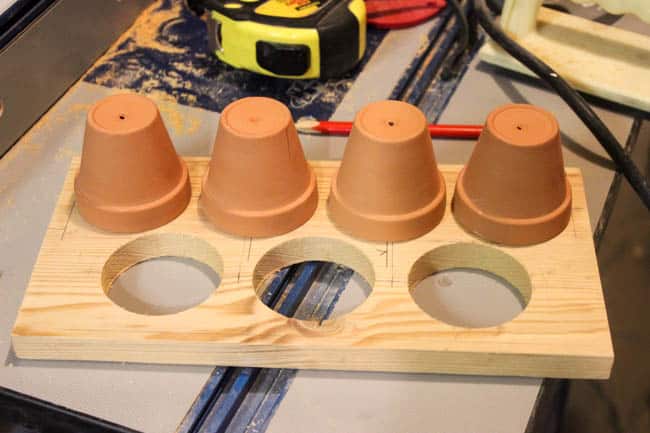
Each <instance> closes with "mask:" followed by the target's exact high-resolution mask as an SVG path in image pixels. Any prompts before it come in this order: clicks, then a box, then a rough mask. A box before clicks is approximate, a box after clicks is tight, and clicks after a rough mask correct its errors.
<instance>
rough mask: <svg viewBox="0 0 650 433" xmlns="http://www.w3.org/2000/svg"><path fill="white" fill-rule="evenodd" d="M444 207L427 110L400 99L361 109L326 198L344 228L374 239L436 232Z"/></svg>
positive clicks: (417, 235) (443, 194)
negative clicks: (425, 112)
mask: <svg viewBox="0 0 650 433" xmlns="http://www.w3.org/2000/svg"><path fill="white" fill-rule="evenodd" d="M444 209H445V183H444V180H443V178H442V175H441V174H440V171H439V170H438V167H437V165H436V159H435V156H434V154H433V146H432V143H431V138H430V137H429V132H428V129H427V121H426V118H425V117H424V114H422V112H421V111H420V110H419V109H417V108H416V107H414V106H412V105H410V104H407V103H404V102H399V101H380V102H374V103H371V104H369V105H367V106H365V107H364V108H363V109H362V110H361V111H359V113H357V115H356V117H355V119H354V124H353V127H352V131H351V133H350V138H349V139H348V142H347V145H346V148H345V152H344V154H343V159H342V161H341V166H340V168H339V170H338V174H337V176H336V177H335V178H334V179H332V188H331V192H330V196H329V200H328V210H329V215H330V218H331V219H332V220H333V222H334V223H335V224H336V226H337V227H339V228H340V229H341V230H343V231H345V232H347V233H349V234H350V235H352V236H355V237H358V238H362V239H366V240H371V241H405V240H409V239H413V238H417V237H419V236H422V235H423V234H425V233H427V232H428V231H430V230H432V229H433V228H434V227H435V226H436V225H437V224H438V223H439V222H440V220H441V219H442V217H443V214H444Z"/></svg>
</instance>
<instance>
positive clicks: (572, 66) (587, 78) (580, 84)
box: [479, 0, 650, 111]
mask: <svg viewBox="0 0 650 433" xmlns="http://www.w3.org/2000/svg"><path fill="white" fill-rule="evenodd" d="M540 3H541V1H539V0H537V1H531V0H516V1H515V0H509V1H507V2H506V4H505V6H504V13H503V14H502V17H501V26H502V27H503V29H504V30H505V31H506V32H507V33H508V35H509V36H511V37H512V38H513V39H514V40H515V41H517V42H518V43H519V44H521V45H522V46H523V47H524V48H526V49H527V50H529V51H531V52H532V53H533V54H534V55H535V56H537V57H538V58H540V59H541V60H542V61H544V62H545V63H547V64H548V65H550V66H551V67H552V68H553V69H555V70H556V71H557V73H558V74H560V75H561V76H562V77H563V78H564V79H565V80H567V81H568V82H569V83H571V85H572V86H574V87H575V88H576V89H578V90H581V91H583V92H585V93H589V94H591V95H595V96H599V97H601V98H604V99H608V100H610V101H614V102H618V103H620V104H624V105H628V106H630V107H634V108H638V109H640V110H643V111H648V110H650V72H648V71H650V38H649V37H647V36H644V35H641V34H639V33H634V32H629V31H625V30H621V29H618V28H615V27H612V26H607V25H604V24H600V23H597V22H593V21H589V20H586V19H584V18H580V17H576V16H572V15H569V14H566V13H562V12H557V11H554V10H552V9H549V8H545V7H541V8H540V7H539V5H540ZM638 8H639V9H638V10H639V11H642V8H643V7H642V6H640V3H639V6H638ZM643 11H645V12H644V13H645V14H646V15H647V14H648V10H647V9H643ZM479 55H480V58H481V60H485V61H486V62H489V63H493V64H496V65H499V66H501V67H504V68H507V69H512V70H515V71H517V72H522V73H525V74H528V75H533V76H534V74H533V73H532V72H530V70H529V69H528V68H526V67H525V66H524V65H522V64H521V63H520V62H519V61H517V60H515V59H514V58H513V57H512V56H510V54H508V53H506V52H505V51H504V50H503V49H502V48H501V47H499V46H498V45H497V44H495V43H494V42H493V41H491V40H490V41H489V42H488V43H486V44H485V45H484V46H483V48H482V49H481V51H480V53H479Z"/></svg>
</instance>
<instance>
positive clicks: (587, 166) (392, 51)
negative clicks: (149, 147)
mask: <svg viewBox="0 0 650 433" xmlns="http://www.w3.org/2000/svg"><path fill="white" fill-rule="evenodd" d="M430 26H431V23H425V24H423V25H420V26H418V27H416V28H412V29H408V30H403V31H393V32H390V33H388V35H386V37H385V38H384V39H383V41H382V42H381V45H380V46H379V48H378V49H377V51H376V52H375V54H374V55H373V57H372V58H371V60H370V62H369V63H368V65H367V66H366V67H365V69H364V70H363V71H362V72H361V74H360V76H359V77H358V78H357V80H356V81H355V82H354V84H353V85H352V87H351V89H350V90H349V91H348V92H347V94H346V95H345V98H344V99H343V101H342V102H341V103H340V105H339V106H338V108H337V109H336V111H335V112H334V115H333V116H332V119H334V120H337V119H339V120H344V119H346V120H349V119H352V117H353V115H354V112H355V111H356V110H358V109H359V108H361V107H362V106H363V105H365V104H366V103H367V102H369V101H373V100H377V99H382V98H385V97H387V96H388V95H389V93H390V91H391V90H392V89H393V87H394V85H395V83H396V81H397V79H398V77H399V76H400V74H401V73H402V71H403V70H404V69H405V68H406V67H407V66H408V62H409V60H410V58H411V57H412V54H413V53H415V51H416V50H417V49H418V47H419V45H420V43H421V38H422V37H423V36H424V35H425V34H426V33H427V31H428V29H429V28H430ZM113 92H115V90H114V89H109V88H106V87H103V86H100V85H96V84H89V83H86V82H79V83H77V84H76V85H75V86H74V87H73V88H72V89H71V90H70V91H69V92H68V93H67V94H66V95H65V96H64V97H63V98H61V100H59V102H58V103H57V104H56V105H55V106H54V107H53V108H52V109H51V110H50V112H49V113H48V114H47V115H46V116H45V117H44V118H43V119H41V120H40V121H39V122H38V124H37V125H36V126H35V127H34V128H33V129H32V130H31V131H30V132H29V133H28V134H27V135H25V136H24V137H23V138H22V139H21V140H20V142H19V143H18V144H17V145H16V146H14V148H13V149H12V150H11V151H10V152H9V153H8V154H6V155H5V156H4V157H3V158H2V159H1V160H0V256H1V257H0V296H2V299H3V302H2V303H0V357H4V358H3V359H6V361H5V362H4V364H3V365H2V366H1V367H0V385H2V386H5V387H9V388H11V389H15V390H17V391H20V392H24V393H27V394H30V395H33V396H36V397H39V398H43V399H46V400H50V401H53V402H55V403H57V404H60V405H64V406H67V407H70V408H73V409H76V410H80V411H83V412H87V413H90V414H92V415H95V416H98V417H101V418H105V419H107V420H110V421H113V422H116V423H119V424H123V425H126V426H128V427H131V428H134V429H137V430H142V431H145V432H169V431H173V430H174V429H175V428H176V426H177V425H178V423H179V422H180V421H181V419H182V418H183V416H184V415H185V413H186V411H187V409H188V408H189V406H190V405H191V403H192V401H193V400H194V398H195V397H196V395H197V394H198V392H199V391H200V389H201V387H202V386H203V384H204V382H205V380H206V378H207V377H208V375H209V374H210V372H211V370H212V368H210V367H205V366H198V367H192V366H171V365H170V366H164V365H136V364H121V363H96V362H37V361H27V360H19V359H16V358H15V356H14V355H13V353H12V350H11V342H10V332H11V327H12V325H13V322H14V319H15V316H16V311H17V310H18V307H19V305H20V303H21V300H22V295H23V291H24V289H25V287H26V285H27V283H28V280H29V276H30V273H31V269H32V267H33V265H34V262H35V260H36V256H37V253H38V250H39V247H40V244H41V241H42V238H43V235H44V233H45V229H46V227H47V224H48V221H49V219H50V215H51V212H52V210H53V208H54V205H55V201H56V198H57V195H58V192H59V190H60V188H61V185H62V182H63V179H64V176H65V174H66V172H67V167H68V164H69V162H70V159H71V157H72V156H73V155H77V154H78V153H79V152H80V148H81V143H82V135H83V129H84V121H85V114H86V111H87V109H88V108H89V106H90V105H91V104H92V103H93V102H95V101H96V100H98V99H100V98H101V97H103V96H106V95H108V94H110V93H113ZM157 100H158V103H159V106H160V109H161V112H162V115H163V118H164V119H165V122H166V124H167V127H168V129H169V132H170V134H171V136H172V139H173V141H174V143H175V144H176V147H177V149H178V151H179V153H180V154H183V155H209V152H210V149H211V146H212V142H213V139H214V135H215V130H216V127H217V120H218V114H217V113H214V112H211V111H207V110H204V109H200V108H192V107H188V106H184V105H178V104H176V103H175V102H170V101H169V100H164V98H163V99H160V98H158V99H157ZM508 102H518V103H531V104H536V105H540V106H542V107H544V108H546V109H547V110H549V111H551V112H553V113H554V114H555V115H556V116H557V118H558V120H559V123H560V127H561V130H562V133H563V140H564V143H565V149H564V150H565V158H566V160H565V162H566V164H567V165H569V166H576V167H579V168H581V169H582V171H583V175H584V179H585V189H586V193H587V200H588V207H589V212H590V215H591V224H592V227H595V226H596V223H597V221H598V218H599V216H600V214H601V210H602V208H603V204H604V202H605V199H606V196H607V193H608V190H609V187H610V183H611V181H612V179H613V176H614V173H613V171H611V170H609V169H607V168H604V167H602V166H600V165H598V164H594V163H593V162H591V161H588V160H586V159H585V158H583V157H582V156H579V155H578V154H576V153H574V151H573V150H571V149H574V148H576V144H578V145H580V146H582V147H584V148H587V149H589V151H590V152H593V153H594V154H596V155H600V156H605V154H604V152H603V151H602V150H601V148H600V146H599V145H598V143H597V142H596V140H595V139H594V138H593V136H592V135H591V134H590V133H589V131H588V130H587V129H586V127H585V126H584V125H583V124H582V122H580V120H579V119H577V118H576V116H575V115H574V114H573V113H572V112H571V111H570V109H569V108H568V107H567V106H566V105H565V104H564V103H563V102H562V101H561V100H560V98H559V97H557V96H555V95H554V94H552V93H551V92H549V91H547V90H545V89H543V88H542V87H541V85H538V84H535V82H534V81H533V80H531V79H528V78H523V77H520V76H515V75H512V74H509V73H505V72H503V71H501V70H498V69H496V68H494V67H491V66H488V65H486V64H482V63H480V62H479V61H478V60H477V59H474V60H473V62H472V63H471V65H470V67H469V70H468V72H467V73H466V75H465V76H464V78H463V79H462V82H461V83H460V85H459V87H458V89H457V90H456V92H455V94H454V96H453V97H452V99H451V101H450V103H449V105H448V106H447V108H446V109H445V110H444V112H443V114H442V116H441V118H440V120H439V121H440V123H483V121H484V120H485V117H486V115H487V114H488V112H489V111H490V110H491V109H492V108H494V107H496V106H498V105H500V104H503V103H508ZM596 111H597V113H598V114H599V115H600V116H601V117H602V119H603V120H604V121H605V123H606V124H607V125H608V126H609V128H610V129H611V130H612V132H613V133H614V135H615V136H616V137H617V138H618V140H619V141H620V142H622V143H625V141H626V138H627V135H628V133H629V131H630V128H631V125H632V119H631V118H630V117H627V116H625V115H621V114H616V113H614V112H611V111H608V110H605V109H602V108H596ZM344 143H345V139H344V138H340V137H316V136H309V137H304V136H303V144H304V148H305V152H306V155H307V157H308V158H309V159H338V158H340V157H341V155H342V152H343V146H344ZM472 146H473V143H472V142H471V141H453V140H435V141H434V149H435V153H436V157H437V159H438V162H439V163H445V164H461V163H464V162H465V161H466V160H467V158H468V156H469V154H470V152H471V150H472ZM581 153H583V154H584V152H581ZM592 156H593V155H592ZM591 159H594V158H591ZM595 159H597V158H595ZM540 383H541V380H539V379H530V378H491V377H473V376H453V375H416V374H410V375H409V374H382V373H358V372H329V371H320V372H313V371H301V372H299V373H298V375H297V376H296V378H295V380H294V381H293V383H292V385H291V387H290V388H289V391H288V393H287V395H286V396H285V398H284V400H283V401H282V403H281V405H280V407H279V408H278V410H277V412H276V414H275V416H274V418H273V420H272V421H271V424H270V426H269V428H268V430H267V431H268V432H269V433H292V432H312V433H316V432H353V431H372V432H376V433H381V432H387V433H388V432H390V433H395V432H424V431H440V432H476V431H495V432H496V431H498V432H504V433H507V432H517V433H521V432H523V431H524V429H525V427H526V424H527V421H528V418H529V415H530V413H531V411H532V409H533V405H534V403H535V399H536V397H537V393H538V391H539V387H540Z"/></svg>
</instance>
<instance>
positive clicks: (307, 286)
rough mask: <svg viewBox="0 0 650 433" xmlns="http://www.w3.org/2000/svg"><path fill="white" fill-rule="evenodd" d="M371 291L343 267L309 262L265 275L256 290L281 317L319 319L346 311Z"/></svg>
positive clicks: (335, 316)
mask: <svg viewBox="0 0 650 433" xmlns="http://www.w3.org/2000/svg"><path fill="white" fill-rule="evenodd" d="M371 291H372V287H371V286H370V284H368V282H367V281H366V280H365V279H364V278H363V277H362V276H361V275H360V274H359V273H357V272H354V270H353V269H351V268H348V267H347V266H344V265H340V264H338V263H334V262H323V261H310V262H302V263H297V264H294V265H291V266H287V267H284V268H282V269H280V270H278V271H276V272H274V273H272V274H270V275H268V276H267V277H266V278H265V279H264V280H263V281H262V283H261V285H260V287H259V288H258V289H257V291H256V293H257V295H258V297H259V298H260V300H261V301H262V302H263V303H264V304H265V305H266V306H267V307H269V308H271V309H273V310H275V311H277V312H278V313H280V314H282V315H283V316H285V317H292V318H294V319H298V320H308V321H318V322H322V321H323V320H326V319H336V318H338V317H341V316H344V315H345V314H348V313H349V312H351V311H352V310H354V309H355V308H357V307H358V306H359V305H361V304H362V303H363V302H364V301H365V300H366V299H367V298H368V296H370V292H371Z"/></svg>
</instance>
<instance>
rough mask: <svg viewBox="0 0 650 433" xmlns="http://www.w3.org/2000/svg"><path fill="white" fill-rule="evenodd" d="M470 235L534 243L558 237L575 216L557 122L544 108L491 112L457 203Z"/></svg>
mask: <svg viewBox="0 0 650 433" xmlns="http://www.w3.org/2000/svg"><path fill="white" fill-rule="evenodd" d="M452 209H453V213H454V216H455V217H456V220H457V221H458V222H459V223H460V224H461V225H462V226H463V227H464V228H465V229H466V230H467V231H469V232H472V233H474V234H476V235H477V236H479V237H481V238H484V239H486V240H489V241H492V242H496V243H499V244H504V245H513V246H516V245H531V244H535V243H539V242H542V241H545V240H548V239H550V238H552V237H554V236H556V235H557V234H559V233H560V232H561V231H562V230H564V228H565V227H566V225H567V224H568V222H569V219H570V216H571V187H570V185H569V182H568V180H567V178H566V174H565V172H564V162H563V159H562V147H561V142H560V134H559V127H558V123H557V120H556V119H555V117H554V116H553V115H552V114H551V113H549V112H547V111H545V110H543V109H541V108H539V107H535V106H532V105H525V104H510V105H505V106H503V107H500V108H497V109H496V110H494V111H492V112H491V113H490V115H489V116H488V118H487V121H486V123H485V127H484V128H483V132H482V134H481V136H480V138H479V140H478V142H477V143H476V146H475V148H474V151H473V153H472V156H471V157H470V159H469V162H468V163H467V165H466V166H465V168H464V169H463V171H462V172H461V173H460V175H459V176H458V180H457V182H456V191H455V194H454V200H453V203H452Z"/></svg>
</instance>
